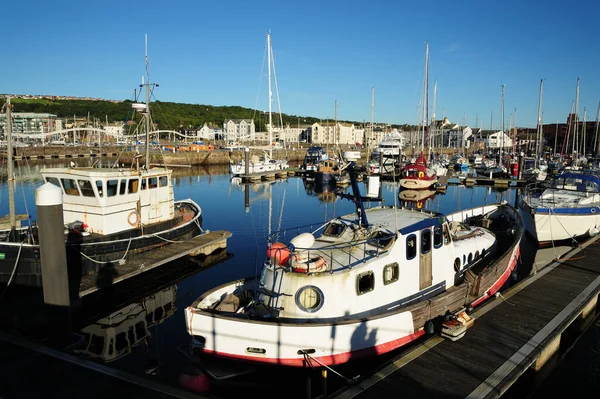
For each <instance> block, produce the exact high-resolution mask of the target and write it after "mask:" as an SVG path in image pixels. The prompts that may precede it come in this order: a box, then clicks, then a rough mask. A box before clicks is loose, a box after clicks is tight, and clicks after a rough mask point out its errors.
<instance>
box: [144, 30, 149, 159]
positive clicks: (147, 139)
mask: <svg viewBox="0 0 600 399" xmlns="http://www.w3.org/2000/svg"><path fill="white" fill-rule="evenodd" d="M145 48H146V84H145V86H146V115H145V116H146V170H149V169H150V72H149V70H148V34H146V35H145Z"/></svg>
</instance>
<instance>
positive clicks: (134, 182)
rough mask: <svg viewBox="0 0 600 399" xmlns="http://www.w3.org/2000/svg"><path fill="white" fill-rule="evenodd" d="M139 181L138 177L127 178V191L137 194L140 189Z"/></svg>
mask: <svg viewBox="0 0 600 399" xmlns="http://www.w3.org/2000/svg"><path fill="white" fill-rule="evenodd" d="M139 181H140V179H138V178H135V179H128V180H127V192H128V193H129V194H135V193H137V192H138V189H139V186H140V183H139Z"/></svg>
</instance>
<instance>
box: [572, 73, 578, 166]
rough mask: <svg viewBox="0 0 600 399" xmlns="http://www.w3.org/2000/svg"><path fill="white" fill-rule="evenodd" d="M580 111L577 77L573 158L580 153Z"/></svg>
mask: <svg viewBox="0 0 600 399" xmlns="http://www.w3.org/2000/svg"><path fill="white" fill-rule="evenodd" d="M578 112H579V78H577V88H576V89H575V126H574V127H575V130H574V133H573V158H575V154H576V153H579V134H578V131H579V118H578V117H577V114H578Z"/></svg>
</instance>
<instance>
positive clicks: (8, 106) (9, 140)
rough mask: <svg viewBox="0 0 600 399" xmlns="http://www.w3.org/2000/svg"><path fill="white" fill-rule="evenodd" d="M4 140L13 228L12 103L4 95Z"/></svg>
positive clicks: (11, 224) (12, 228) (14, 218)
mask: <svg viewBox="0 0 600 399" xmlns="http://www.w3.org/2000/svg"><path fill="white" fill-rule="evenodd" d="M4 106H5V107H6V141H7V143H6V144H7V148H6V150H7V152H8V154H7V161H6V167H7V169H6V170H7V172H8V179H7V180H8V201H9V203H8V212H9V218H10V228H11V230H14V229H15V228H16V226H17V217H16V213H15V172H14V165H13V145H12V105H11V104H10V97H9V96H6V104H4Z"/></svg>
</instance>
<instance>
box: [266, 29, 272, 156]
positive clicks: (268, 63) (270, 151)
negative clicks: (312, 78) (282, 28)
mask: <svg viewBox="0 0 600 399" xmlns="http://www.w3.org/2000/svg"><path fill="white" fill-rule="evenodd" d="M267 71H268V77H269V157H271V158H272V157H273V149H272V148H271V145H272V143H273V116H272V115H271V103H272V102H273V92H272V91H271V32H270V31H269V33H267Z"/></svg>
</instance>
